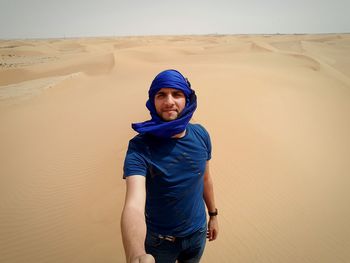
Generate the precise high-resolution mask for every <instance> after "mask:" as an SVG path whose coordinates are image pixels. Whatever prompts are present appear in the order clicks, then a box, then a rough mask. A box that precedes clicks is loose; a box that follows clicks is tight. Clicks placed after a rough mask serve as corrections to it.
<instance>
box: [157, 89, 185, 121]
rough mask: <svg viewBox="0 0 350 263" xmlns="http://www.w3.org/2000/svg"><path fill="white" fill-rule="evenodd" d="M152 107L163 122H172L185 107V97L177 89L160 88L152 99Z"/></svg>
mask: <svg viewBox="0 0 350 263" xmlns="http://www.w3.org/2000/svg"><path fill="white" fill-rule="evenodd" d="M154 105H155V107H156V111H157V114H158V116H159V117H161V118H162V119H163V120H164V121H173V120H176V119H177V118H178V117H179V114H180V113H181V112H182V111H183V109H184V108H185V106H186V96H185V94H184V93H183V92H182V91H181V90H178V89H173V88H161V89H160V90H159V91H158V92H157V93H156V95H155V97H154Z"/></svg>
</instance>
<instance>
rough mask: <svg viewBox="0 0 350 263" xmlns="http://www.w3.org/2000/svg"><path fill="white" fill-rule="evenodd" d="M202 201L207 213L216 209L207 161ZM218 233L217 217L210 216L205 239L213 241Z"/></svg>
mask: <svg viewBox="0 0 350 263" xmlns="http://www.w3.org/2000/svg"><path fill="white" fill-rule="evenodd" d="M203 195H204V201H205V204H206V206H207V209H208V211H210V212H214V211H215V209H216V206H215V199H214V186H213V180H212V178H211V175H210V171H209V161H207V163H206V167H205V172H204V194H203ZM218 233H219V225H218V220H217V216H211V217H210V218H209V222H208V234H207V237H208V238H209V241H212V240H215V239H216V238H217V236H218Z"/></svg>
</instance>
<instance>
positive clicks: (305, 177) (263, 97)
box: [0, 34, 350, 263]
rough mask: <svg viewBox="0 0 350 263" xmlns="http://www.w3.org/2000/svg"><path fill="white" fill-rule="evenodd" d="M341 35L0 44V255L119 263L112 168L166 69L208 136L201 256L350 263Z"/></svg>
mask: <svg viewBox="0 0 350 263" xmlns="http://www.w3.org/2000/svg"><path fill="white" fill-rule="evenodd" d="M349 55H350V35H349V34H332V35H259V36H249V35H238V36H226V35H224V36H221V35H208V36H174V37H173V36H153V37H124V38H86V39H51V40H17V41H12V40H11V41H5V40H3V41H0V124H1V125H0V145H1V147H0V173H1V177H0V262H6V263H14V262H23V263H24V262H25V263H28V262H33V263H34V262H35V263H41V262H43V263H44V262H50V263H56V262H57V263H62V262H70V263H73V262H74V263H79V262H84V263H88V262H96V263H97V262H98V263H100V262H104V263H108V262H124V252H123V249H122V242H121V235H120V227H119V225H120V214H121V210H122V205H123V201H124V194H125V182H124V181H123V179H122V167H123V160H124V156H125V151H126V149H127V145H128V140H129V139H130V138H131V137H132V136H134V135H135V132H134V131H133V130H132V129H131V127H130V124H131V122H139V121H143V120H146V119H148V118H149V113H148V112H147V110H146V107H145V101H146V99H147V90H148V87H149V85H150V82H151V81H152V79H153V77H154V76H155V75H156V74H157V73H158V72H160V71H161V70H164V69H168V68H175V69H178V70H180V71H181V72H183V73H184V74H185V75H186V76H187V77H188V78H189V80H190V81H191V83H192V87H193V88H194V89H195V90H196V92H197V95H198V110H197V111H196V113H195V115H194V118H193V120H192V122H194V123H202V124H203V125H205V127H206V128H207V129H208V131H209V132H210V134H211V138H212V144H213V158H212V160H211V174H212V177H213V180H214V186H215V193H216V203H217V207H218V209H219V213H220V214H219V222H220V235H219V237H218V240H216V241H215V242H210V243H207V247H206V250H205V254H204V256H203V260H202V262H203V263H208V262H236V263H248V262H249V263H251V262H259V263H265V262H283V263H288V262H291V263H295V262H298V263H304V262H317V263H320V262H328V263H329V262H332V263H337V262H339V263H340V262H350V223H349V222H350V206H349V200H350V194H349V186H350V179H349V175H350V136H349V134H350V56H349Z"/></svg>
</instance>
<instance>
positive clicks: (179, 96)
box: [173, 92, 185, 98]
mask: <svg viewBox="0 0 350 263" xmlns="http://www.w3.org/2000/svg"><path fill="white" fill-rule="evenodd" d="M173 96H174V97H176V98H182V97H184V96H185V95H184V94H183V93H182V92H174V94H173Z"/></svg>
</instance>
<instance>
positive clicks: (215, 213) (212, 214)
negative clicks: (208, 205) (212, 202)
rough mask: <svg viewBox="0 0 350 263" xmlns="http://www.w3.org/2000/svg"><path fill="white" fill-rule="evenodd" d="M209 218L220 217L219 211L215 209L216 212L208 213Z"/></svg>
mask: <svg viewBox="0 0 350 263" xmlns="http://www.w3.org/2000/svg"><path fill="white" fill-rule="evenodd" d="M208 214H209V217H216V216H217V215H218V209H217V208H215V210H214V211H208Z"/></svg>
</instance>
